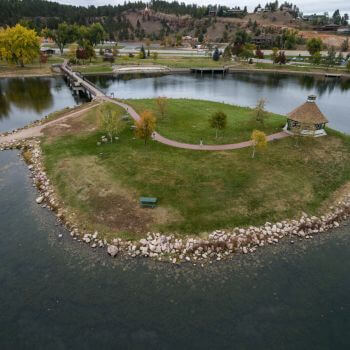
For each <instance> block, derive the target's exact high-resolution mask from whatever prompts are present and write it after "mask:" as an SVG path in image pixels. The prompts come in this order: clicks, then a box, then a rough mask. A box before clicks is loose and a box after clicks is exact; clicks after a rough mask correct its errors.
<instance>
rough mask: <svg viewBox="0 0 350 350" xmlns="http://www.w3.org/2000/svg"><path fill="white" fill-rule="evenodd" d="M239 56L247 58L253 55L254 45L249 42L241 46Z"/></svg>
mask: <svg viewBox="0 0 350 350" xmlns="http://www.w3.org/2000/svg"><path fill="white" fill-rule="evenodd" d="M239 57H242V58H243V59H245V60H249V59H250V58H253V57H254V46H253V45H251V44H245V45H243V47H242V50H241V52H240V54H239Z"/></svg>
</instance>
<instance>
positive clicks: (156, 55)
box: [152, 51, 158, 61]
mask: <svg viewBox="0 0 350 350" xmlns="http://www.w3.org/2000/svg"><path fill="white" fill-rule="evenodd" d="M152 59H154V60H155V61H156V60H157V59H158V52H155V51H153V52H152Z"/></svg>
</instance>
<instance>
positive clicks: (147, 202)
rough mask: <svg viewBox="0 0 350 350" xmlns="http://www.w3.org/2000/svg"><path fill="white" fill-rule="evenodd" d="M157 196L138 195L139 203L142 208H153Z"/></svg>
mask: <svg viewBox="0 0 350 350" xmlns="http://www.w3.org/2000/svg"><path fill="white" fill-rule="evenodd" d="M157 201H158V199H157V198H152V197H140V204H141V207H142V208H155V207H156V205H157Z"/></svg>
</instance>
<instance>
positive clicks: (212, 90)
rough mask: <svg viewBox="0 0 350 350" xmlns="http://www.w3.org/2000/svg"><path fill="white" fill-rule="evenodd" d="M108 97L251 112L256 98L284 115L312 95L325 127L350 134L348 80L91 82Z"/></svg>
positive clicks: (243, 76) (268, 77)
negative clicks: (221, 105) (199, 102)
mask: <svg viewBox="0 0 350 350" xmlns="http://www.w3.org/2000/svg"><path fill="white" fill-rule="evenodd" d="M89 79H90V80H92V81H93V82H94V83H96V84H97V85H98V86H99V87H101V88H102V89H103V90H104V91H106V92H107V93H111V92H113V93H114V95H115V96H116V97H119V98H152V97H155V96H161V95H162V96H167V97H172V98H197V99H205V100H212V101H218V102H226V103H231V104H237V105H243V106H249V107H254V106H255V105H256V102H257V100H258V99H259V98H262V97H263V98H265V99H266V100H267V108H268V109H269V110H270V111H272V112H275V113H281V114H287V113H289V112H291V111H292V110H293V109H294V108H296V107H297V106H299V105H301V104H302V103H304V102H305V100H306V97H307V95H309V94H315V95H317V97H318V101H317V103H318V105H319V106H320V108H321V110H322V111H323V112H324V114H325V115H326V116H327V117H328V119H329V121H330V124H329V126H330V127H332V128H335V129H337V130H340V131H343V132H346V133H350V118H349V112H348V109H349V107H348V106H349V104H348V101H349V98H350V79H348V80H345V79H333V78H324V77H321V76H315V77H313V76H304V75H287V74H276V73H271V74H266V73H232V74H228V75H226V76H224V77H223V76H222V75H215V76H214V77H212V76H211V75H203V76H201V75H200V74H197V75H195V74H193V75H188V74H187V75H180V74H179V75H166V76H164V75H162V76H150V75H142V76H139V75H135V76H133V79H130V76H124V75H120V76H114V77H112V76H93V77H89Z"/></svg>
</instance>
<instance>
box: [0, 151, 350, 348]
mask: <svg viewBox="0 0 350 350" xmlns="http://www.w3.org/2000/svg"><path fill="white" fill-rule="evenodd" d="M35 197H36V192H35V190H34V189H33V187H32V185H31V182H30V180H29V178H28V171H27V169H26V166H25V165H24V164H23V163H22V162H21V161H20V159H19V158H18V157H17V152H15V151H8V152H1V153H0V239H1V244H0V349H2V350H7V349H16V350H18V349H254V350H256V349H269V350H270V349H276V350H281V349H291V350H295V349H298V350H299V349H307V350H311V349H317V350H319V349H349V348H350V337H349V330H350V277H349V271H350V258H349V257H350V235H349V234H350V231H349V228H345V229H344V228H342V229H340V230H337V231H336V232H333V233H331V234H327V235H324V236H322V238H319V237H318V238H315V239H314V240H313V241H304V242H297V243H296V244H295V245H290V244H288V243H286V244H285V245H279V246H278V247H270V248H266V249H263V250H261V251H260V252H258V253H257V254H255V255H254V256H242V257H237V258H235V259H233V260H232V261H229V262H223V263H215V264H212V265H208V266H207V267H206V268H198V267H194V266H189V265H182V266H181V267H174V266H172V265H171V266H170V265H168V264H161V263H152V262H150V261H147V260H130V261H129V260H121V259H118V258H117V259H115V260H113V259H106V258H105V254H104V253H103V252H102V251H94V252H93V251H91V250H90V249H88V248H86V247H85V246H81V245H79V244H78V243H75V242H74V241H72V240H71V239H70V238H69V236H68V234H67V232H65V230H64V229H62V228H60V227H58V226H55V219H54V217H53V216H52V215H51V214H50V213H49V212H48V211H47V210H45V209H42V208H41V207H39V206H37V205H36V204H35ZM59 233H63V234H64V237H63V239H60V238H58V234H59Z"/></svg>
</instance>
